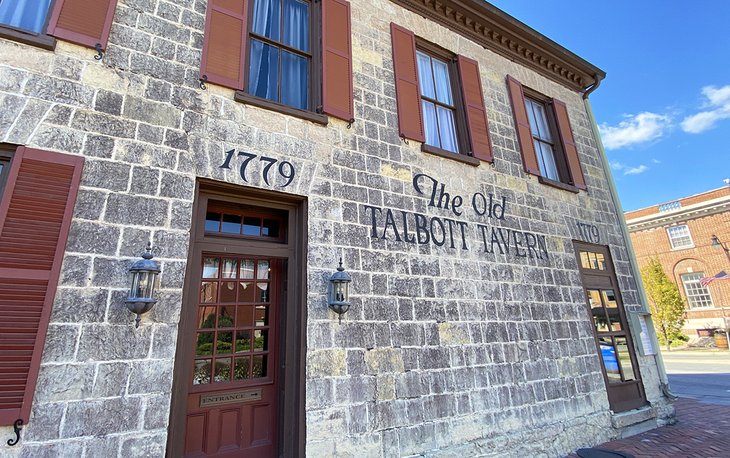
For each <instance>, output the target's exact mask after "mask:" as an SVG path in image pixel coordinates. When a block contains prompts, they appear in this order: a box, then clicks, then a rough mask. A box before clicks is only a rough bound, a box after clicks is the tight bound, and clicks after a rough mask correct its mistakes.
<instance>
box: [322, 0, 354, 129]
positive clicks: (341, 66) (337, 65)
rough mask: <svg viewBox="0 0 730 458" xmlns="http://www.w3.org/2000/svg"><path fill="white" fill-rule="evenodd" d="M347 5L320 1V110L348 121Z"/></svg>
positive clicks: (349, 48)
mask: <svg viewBox="0 0 730 458" xmlns="http://www.w3.org/2000/svg"><path fill="white" fill-rule="evenodd" d="M351 34H352V32H351V25H350V3H349V2H346V1H344V0H323V2H322V108H323V109H324V112H325V113H328V114H331V115H332V116H335V117H338V118H340V119H344V120H345V121H351V120H353V119H354V117H355V110H354V108H353V102H352V40H351V38H350V37H351Z"/></svg>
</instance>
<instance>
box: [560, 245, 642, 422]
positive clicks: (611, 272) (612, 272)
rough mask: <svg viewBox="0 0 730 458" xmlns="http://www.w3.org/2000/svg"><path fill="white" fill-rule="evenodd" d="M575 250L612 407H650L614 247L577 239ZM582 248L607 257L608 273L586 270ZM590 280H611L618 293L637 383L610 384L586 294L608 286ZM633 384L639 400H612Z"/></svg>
mask: <svg viewBox="0 0 730 458" xmlns="http://www.w3.org/2000/svg"><path fill="white" fill-rule="evenodd" d="M573 249H574V250H575V259H576V262H577V263H578V272H579V273H580V280H581V286H582V287H583V304H584V305H583V306H584V310H585V311H586V313H587V316H588V321H589V322H590V324H591V333H592V334H593V340H594V342H595V344H596V351H597V356H598V361H599V363H600V366H601V374H602V375H603V381H604V384H605V387H606V395H607V396H608V404H609V407H610V408H611V410H613V411H614V412H625V411H627V410H632V409H636V408H639V407H641V406H644V405H648V404H649V401H648V399H647V398H646V390H645V389H644V380H643V377H642V376H641V366H640V365H639V358H638V351H637V349H636V347H635V346H634V338H633V335H632V330H631V328H630V324H631V323H630V320H629V316H628V313H627V311H626V308H625V306H624V299H623V295H622V294H621V288H620V287H619V284H618V276H617V275H616V267H615V265H614V263H613V256H612V255H611V248H610V247H609V246H608V245H596V244H593V243H587V242H582V241H579V240H573ZM581 249H583V250H587V251H593V252H598V253H601V254H603V255H604V258H605V259H604V262H605V263H606V270H605V271H600V270H588V269H584V268H583V267H582V265H581V259H580V251H581ZM590 277H598V278H603V279H609V280H610V288H611V289H613V290H614V294H615V295H616V300H617V305H618V312H619V316H620V318H621V325H622V327H623V328H624V329H625V333H626V344H627V347H628V349H629V358H630V359H631V365H632V368H633V369H634V370H635V375H636V380H633V381H625V382H620V383H609V378H608V373H607V372H606V366H605V364H604V362H603V355H602V354H601V345H600V342H599V337H598V333H597V331H596V327H595V323H594V320H593V315H592V313H591V309H590V307H589V306H588V304H587V302H586V295H587V293H588V290H589V289H607V288H606V286H605V285H602V284H599V283H597V282H595V283H591V281H590V279H589V278H590ZM631 385H636V389H637V391H638V393H639V394H640V397H639V398H635V399H633V400H628V401H627V400H622V399H616V394H614V399H612V396H611V394H612V392H613V393H617V392H620V390H621V388H630V386H631Z"/></svg>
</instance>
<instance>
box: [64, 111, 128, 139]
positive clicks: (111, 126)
mask: <svg viewBox="0 0 730 458" xmlns="http://www.w3.org/2000/svg"><path fill="white" fill-rule="evenodd" d="M71 127H73V128H75V129H78V130H81V131H86V132H96V133H98V134H102V135H108V136H110V137H117V138H134V134H135V131H136V129H137V126H136V125H135V123H134V122H133V121H130V120H127V119H123V118H119V117H115V116H110V115H108V114H106V113H95V112H91V111H86V110H77V111H76V112H75V113H74V117H73V119H72V120H71Z"/></svg>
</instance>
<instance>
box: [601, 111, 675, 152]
mask: <svg viewBox="0 0 730 458" xmlns="http://www.w3.org/2000/svg"><path fill="white" fill-rule="evenodd" d="M671 125H672V118H671V117H669V116H667V115H661V114H657V113H650V112H648V111H645V112H642V113H639V114H636V115H626V116H625V119H624V120H623V121H621V122H619V123H618V125H617V126H609V125H608V124H606V123H603V124H601V125H600V126H598V130H599V131H600V132H601V138H602V139H603V144H604V145H605V146H606V148H607V149H619V148H623V147H625V146H631V145H637V144H640V143H646V142H649V141H652V140H656V139H658V138H660V137H661V136H662V135H664V133H665V132H666V131H667V130H668V129H669V127H671Z"/></svg>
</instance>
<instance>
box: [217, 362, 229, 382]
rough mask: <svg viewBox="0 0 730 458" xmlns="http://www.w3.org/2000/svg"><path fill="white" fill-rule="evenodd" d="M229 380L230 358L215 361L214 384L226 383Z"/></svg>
mask: <svg viewBox="0 0 730 458" xmlns="http://www.w3.org/2000/svg"><path fill="white" fill-rule="evenodd" d="M230 378H231V358H223V359H216V360H215V377H214V379H213V380H214V381H216V382H227V381H228V380H230Z"/></svg>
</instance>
